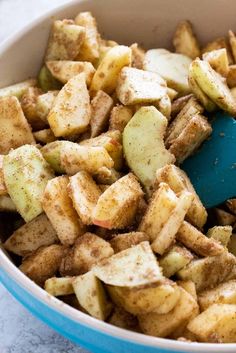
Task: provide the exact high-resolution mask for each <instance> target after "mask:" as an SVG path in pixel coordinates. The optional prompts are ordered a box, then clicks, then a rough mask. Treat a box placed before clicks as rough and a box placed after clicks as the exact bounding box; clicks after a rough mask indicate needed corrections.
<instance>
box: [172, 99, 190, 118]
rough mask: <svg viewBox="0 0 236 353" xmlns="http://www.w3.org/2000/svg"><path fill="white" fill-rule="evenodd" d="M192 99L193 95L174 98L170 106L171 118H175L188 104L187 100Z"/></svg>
mask: <svg viewBox="0 0 236 353" xmlns="http://www.w3.org/2000/svg"><path fill="white" fill-rule="evenodd" d="M192 97H193V94H191V93H190V94H187V95H186V96H182V97H178V98H176V99H175V100H174V101H173V102H172V105H171V116H172V117H176V115H178V114H179V112H180V111H181V110H182V109H183V107H184V106H185V105H186V104H187V103H188V101H189V99H190V98H192Z"/></svg>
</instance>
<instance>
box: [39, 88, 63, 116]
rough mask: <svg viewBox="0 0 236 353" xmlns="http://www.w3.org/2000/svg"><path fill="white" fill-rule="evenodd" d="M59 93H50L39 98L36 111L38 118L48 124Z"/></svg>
mask: <svg viewBox="0 0 236 353" xmlns="http://www.w3.org/2000/svg"><path fill="white" fill-rule="evenodd" d="M58 92H59V91H48V92H47V93H44V94H41V95H40V96H38V98H37V102H36V107H35V110H36V111H37V114H38V117H39V118H40V119H41V120H42V121H44V122H46V123H47V122H48V119H47V117H48V114H49V112H50V110H51V109H52V106H53V103H54V100H55V98H56V96H57V95H58Z"/></svg>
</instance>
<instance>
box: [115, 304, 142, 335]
mask: <svg viewBox="0 0 236 353" xmlns="http://www.w3.org/2000/svg"><path fill="white" fill-rule="evenodd" d="M108 322H109V324H110V325H114V326H117V327H120V328H124V329H126V330H131V331H136V332H139V331H140V329H139V327H138V320H137V318H136V317H135V316H134V315H132V314H130V313H128V312H127V311H125V310H124V309H122V308H120V307H118V306H115V308H114V309H113V312H112V314H111V316H110V317H109V319H108Z"/></svg>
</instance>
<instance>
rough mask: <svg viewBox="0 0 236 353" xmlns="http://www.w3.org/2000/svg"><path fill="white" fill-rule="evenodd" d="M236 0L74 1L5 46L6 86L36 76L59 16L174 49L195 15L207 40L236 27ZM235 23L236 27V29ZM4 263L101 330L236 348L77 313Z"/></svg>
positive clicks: (35, 290) (1, 55)
mask: <svg viewBox="0 0 236 353" xmlns="http://www.w3.org/2000/svg"><path fill="white" fill-rule="evenodd" d="M234 9H235V10H236V2H235V0H227V2H226V1H224V0H208V1H204V2H203V1H202V2H200V1H196V0H191V2H190V1H189V0H178V1H176V0H131V1H129V2H128V1H127V0H116V1H110V0H99V1H98V0H82V1H79V0H78V1H72V2H69V3H68V4H67V5H63V6H62V7H60V8H59V9H57V10H54V11H53V12H51V13H49V14H46V15H45V16H43V17H41V18H39V19H38V20H36V21H34V22H33V23H32V24H30V25H28V26H27V27H26V28H25V29H24V30H22V31H20V32H18V33H16V34H15V35H13V36H12V37H11V38H10V39H9V40H7V41H6V42H4V43H3V44H2V45H1V46H0V68H1V74H0V87H3V86H6V85H9V84H12V83H15V82H18V81H21V80H24V79H26V78H28V77H34V76H35V75H36V74H37V72H38V70H39V68H40V65H41V64H42V60H43V55H44V49H45V47H46V43H47V38H48V33H49V28H50V25H51V23H52V21H53V20H54V19H56V18H57V19H58V18H66V17H67V18H70V17H74V16H75V15H76V14H77V13H78V12H79V11H84V10H90V11H92V12H93V14H94V15H95V17H96V18H97V20H98V24H99V28H100V31H101V33H102V34H104V35H105V36H106V37H107V38H110V39H114V40H117V41H118V42H119V43H122V44H130V43H133V42H138V43H140V44H142V45H144V46H145V47H146V48H155V47H162V46H164V47H168V48H169V47H171V38H172V34H173V31H174V28H175V26H176V24H177V23H178V22H179V21H180V20H182V19H190V20H191V21H192V22H193V24H194V26H195V29H196V33H197V35H198V37H199V39H200V41H201V42H202V43H203V44H204V43H206V42H207V41H209V40H211V39H214V38H215V37H217V36H222V35H224V34H226V33H227V31H228V29H230V28H231V29H233V30H234V29H236V28H235V27H236V24H235V12H234ZM234 26H235V27H234ZM0 264H1V266H2V268H3V269H4V270H5V271H6V272H8V273H9V274H10V276H11V277H12V279H13V280H14V281H16V282H18V283H20V285H21V286H23V287H25V288H27V290H28V291H30V292H31V293H32V295H34V296H36V297H37V298H38V299H40V300H43V301H44V302H46V303H48V304H49V303H50V305H52V306H53V307H54V308H55V309H56V310H58V311H61V312H63V313H64V314H65V313H66V314H67V315H68V316H69V317H71V318H72V319H74V320H79V321H80V322H82V323H84V324H87V325H91V326H93V327H94V328H97V329H99V330H101V331H104V332H106V333H109V334H114V335H117V336H119V337H121V338H124V339H128V340H133V341H135V342H137V343H138V342H139V343H142V344H146V345H150V346H156V347H162V348H164V347H166V348H169V349H171V348H172V349H173V350H178V351H180V350H181V351H182V352H184V351H185V352H200V351H201V352H215V353H216V352H224V353H228V352H235V351H236V345H234V344H233V345H232V344H231V345H214V344H195V343H193V344H191V345H189V344H186V343H183V342H175V341H170V340H163V339H159V338H153V337H152V338H150V337H148V336H144V335H140V334H137V333H133V332H128V331H126V330H122V329H119V328H116V327H112V326H110V325H107V324H106V323H102V322H99V321H98V320H95V319H93V318H90V317H89V316H87V315H84V314H83V313H78V312H76V311H75V310H74V309H73V308H69V307H68V306H67V305H64V306H62V305H61V304H60V302H59V301H58V300H57V299H55V300H49V299H48V295H47V294H46V293H45V292H44V291H43V290H42V289H40V288H39V287H37V286H36V285H35V284H34V283H32V282H31V281H30V280H29V279H28V278H26V277H25V276H24V275H23V274H22V273H19V270H18V269H17V268H16V267H14V265H12V264H11V263H10V261H9V259H8V258H7V257H6V255H4V252H3V251H2V250H1V249H0Z"/></svg>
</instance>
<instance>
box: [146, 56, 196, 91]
mask: <svg viewBox="0 0 236 353" xmlns="http://www.w3.org/2000/svg"><path fill="white" fill-rule="evenodd" d="M190 64H191V59H190V58H189V57H187V56H186V55H183V54H176V53H170V52H164V53H163V52H160V51H158V49H151V50H148V51H147V52H146V55H145V61H144V69H145V70H147V71H152V72H156V73H158V74H159V75H160V76H162V77H163V78H164V79H165V80H166V82H167V85H168V86H169V87H171V88H173V89H175V90H176V91H178V92H180V93H181V94H187V93H189V92H190V90H189V85H188V69H189V65H190Z"/></svg>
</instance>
